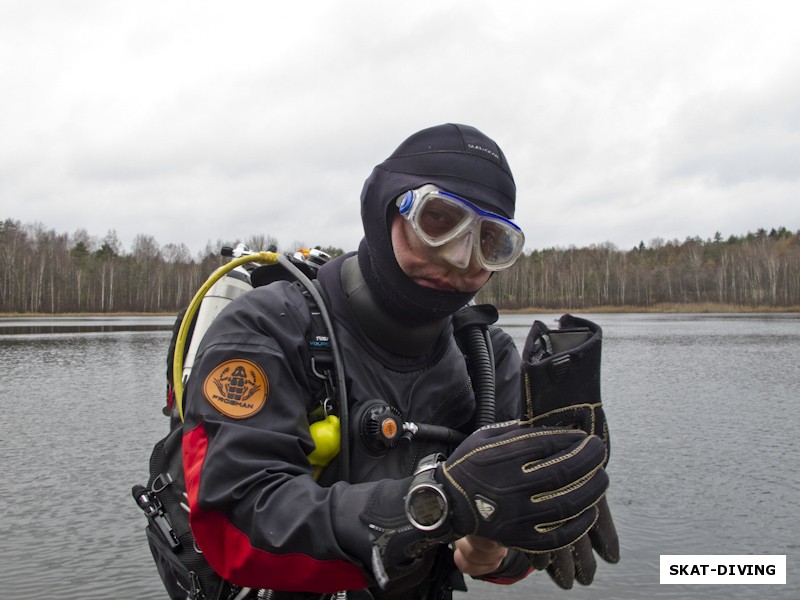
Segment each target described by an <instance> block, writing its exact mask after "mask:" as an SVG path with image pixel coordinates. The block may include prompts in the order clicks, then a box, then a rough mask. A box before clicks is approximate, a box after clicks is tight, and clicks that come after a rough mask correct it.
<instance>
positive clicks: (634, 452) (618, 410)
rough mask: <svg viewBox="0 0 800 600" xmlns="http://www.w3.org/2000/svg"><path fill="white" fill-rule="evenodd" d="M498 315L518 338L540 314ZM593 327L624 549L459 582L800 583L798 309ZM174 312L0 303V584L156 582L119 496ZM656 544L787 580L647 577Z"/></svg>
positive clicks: (129, 478)
mask: <svg viewBox="0 0 800 600" xmlns="http://www.w3.org/2000/svg"><path fill="white" fill-rule="evenodd" d="M557 316H558V315H555V314H543V315H504V316H503V317H502V319H501V324H502V325H503V326H504V327H505V328H506V329H507V330H508V331H509V332H510V333H511V334H512V335H513V336H514V338H515V339H516V340H517V342H518V344H520V345H521V344H522V343H523V341H524V338H525V335H526V334H527V331H528V329H529V327H530V324H531V322H532V321H533V319H534V318H538V319H540V320H543V321H545V322H546V323H548V324H552V322H553V319H555V318H556V317H557ZM581 316H585V317H588V318H590V319H593V320H595V321H596V322H598V323H599V324H600V325H601V326H602V327H603V329H604V334H605V335H604V337H605V340H604V351H603V400H604V404H605V409H606V414H607V416H608V420H609V424H610V429H611V437H612V455H611V462H610V465H609V474H610V477H611V488H610V490H609V494H608V496H609V503H610V505H611V509H612V512H613V514H614V518H615V521H616V524H617V528H618V530H619V534H620V540H621V553H622V560H621V562H620V563H619V564H617V565H613V566H612V565H606V564H604V563H601V564H600V565H599V567H598V572H597V575H596V577H595V582H594V583H593V584H592V585H591V586H589V587H586V588H584V587H581V586H578V585H577V584H576V587H575V588H573V589H572V590H570V591H563V590H560V589H559V588H557V587H556V586H555V585H554V584H553V583H551V582H550V580H549V578H548V577H547V576H546V575H544V574H541V573H534V574H532V575H531V576H530V577H528V579H526V580H525V581H523V582H521V583H519V584H517V585H514V586H511V587H506V586H493V585H489V584H484V583H477V582H476V583H470V592H469V593H468V594H466V595H464V594H461V595H457V598H467V599H470V600H471V599H478V598H488V599H490V600H491V599H508V598H556V599H558V598H580V599H585V598H592V599H594V598H608V599H625V600H628V599H630V600H633V599H639V598H665V599H683V598H702V599H712V598H741V599H745V598H786V599H789V598H793V599H797V598H800V568H798V559H800V467H798V465H800V441H798V430H800V415H798V408H800V393H799V392H800V385H799V384H800V367H799V366H798V357H800V315H643V314H634V315H581ZM171 326H172V318H169V317H167V318H142V319H139V318H125V319H115V318H109V319H104V318H101V319H71V320H68V319H48V320H46V321H31V320H20V319H13V320H9V319H0V365H2V379H0V381H2V390H3V392H4V393H3V396H2V400H0V402H2V410H0V465H1V466H2V473H3V476H2V478H0V514H1V515H2V516H0V597H2V598H10V599H20V600H24V599H34V598H36V599H40V598H47V597H55V598H75V599H81V600H90V599H105V598H111V597H115V598H121V599H122V598H154V599H155V598H162V597H164V593H163V588H162V586H161V583H160V580H159V579H158V576H157V574H156V571H155V568H154V565H153V563H152V559H151V558H150V555H149V551H148V549H147V546H146V543H145V541H144V537H143V531H142V529H143V526H144V521H145V519H144V516H143V515H142V513H141V511H140V510H139V509H138V508H137V507H136V506H135V504H134V502H133V499H132V498H131V494H130V488H131V485H133V484H134V483H145V482H146V475H147V461H148V458H149V453H150V449H151V447H152V444H153V443H154V442H155V441H156V440H157V439H158V438H159V437H161V436H162V435H163V434H164V433H166V429H167V419H166V418H165V417H163V416H162V414H161V405H162V398H163V394H164V375H165V368H166V367H165V360H164V356H165V351H166V346H167V343H168V341H169V337H170V329H171ZM661 554H785V555H786V556H787V585H783V586H752V585H726V586H720V585H697V586H674V585H659V556H660V555H661Z"/></svg>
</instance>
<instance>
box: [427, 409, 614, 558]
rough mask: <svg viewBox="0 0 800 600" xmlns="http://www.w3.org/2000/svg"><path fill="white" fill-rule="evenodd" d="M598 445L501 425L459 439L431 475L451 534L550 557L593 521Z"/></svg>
mask: <svg viewBox="0 0 800 600" xmlns="http://www.w3.org/2000/svg"><path fill="white" fill-rule="evenodd" d="M604 458H605V448H604V446H603V444H602V442H601V441H600V440H599V439H598V438H596V437H594V436H587V435H586V434H585V433H583V432H582V431H577V430H575V431H571V430H564V429H550V428H538V427H527V426H522V425H520V424H519V423H518V422H512V423H501V424H498V425H490V426H488V427H484V428H483V429H479V430H478V431H476V432H475V433H473V434H472V435H470V436H469V437H468V438H467V439H466V440H464V441H463V442H462V443H461V444H460V445H459V446H458V447H457V448H456V449H455V451H454V452H453V454H452V455H451V456H450V457H449V458H448V459H447V460H446V461H445V462H444V464H442V465H441V467H440V468H439V469H438V470H437V471H436V473H435V477H436V480H437V481H438V482H439V483H440V484H441V485H442V487H443V488H444V490H445V493H446V495H447V497H448V499H449V502H450V505H451V506H450V514H451V517H450V526H451V527H452V529H453V531H454V532H455V533H456V534H457V535H458V536H464V535H478V536H481V537H484V538H488V539H490V540H494V541H495V542H498V543H500V544H502V545H504V546H508V547H510V548H516V549H518V550H522V551H524V552H534V553H541V552H550V551H553V550H556V549H558V548H562V547H565V546H568V545H570V544H572V543H573V542H575V541H576V540H577V539H579V538H580V537H581V536H583V535H584V534H585V533H586V532H587V531H588V530H589V529H590V528H591V527H592V525H593V524H594V522H595V520H596V518H597V509H596V505H597V503H598V502H599V501H600V499H601V498H602V497H603V494H605V490H606V487H607V486H608V477H607V475H606V473H605V471H604V470H603V468H602V464H603V460H604Z"/></svg>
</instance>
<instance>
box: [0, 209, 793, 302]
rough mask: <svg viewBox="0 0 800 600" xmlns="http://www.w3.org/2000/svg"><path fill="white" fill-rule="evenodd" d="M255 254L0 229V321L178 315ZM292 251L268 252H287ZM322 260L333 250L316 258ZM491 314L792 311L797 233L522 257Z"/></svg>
mask: <svg viewBox="0 0 800 600" xmlns="http://www.w3.org/2000/svg"><path fill="white" fill-rule="evenodd" d="M237 242H242V243H244V244H245V245H246V246H248V247H250V248H252V249H257V250H260V249H265V248H267V247H269V246H270V245H271V244H274V243H275V242H276V240H275V239H274V238H272V237H271V236H267V235H255V236H251V237H250V238H249V239H247V240H230V241H219V242H217V243H216V244H211V243H210V242H209V243H208V244H207V246H206V249H205V251H204V252H201V253H199V254H198V255H197V256H194V257H193V256H191V254H190V252H189V250H188V248H187V247H186V246H185V245H184V244H174V243H166V244H163V245H161V244H159V243H158V242H157V241H156V240H155V239H154V238H153V237H152V236H148V235H139V236H137V237H136V238H135V240H134V242H133V244H132V247H131V248H130V250H129V251H125V250H123V249H122V246H121V244H120V243H119V240H118V239H117V236H116V233H115V232H113V231H110V232H108V234H107V235H106V236H105V237H103V238H95V237H92V236H91V235H89V234H88V232H86V231H85V230H78V231H76V232H75V233H73V234H66V233H58V232H56V231H54V230H51V229H46V228H45V227H44V226H42V225H41V224H23V223H20V222H19V221H15V220H12V219H6V220H5V221H2V222H0V256H1V257H2V262H1V263H0V313H3V314H20V313H25V314H30V313H34V314H64V313H171V312H177V311H178V310H180V309H181V308H183V307H185V306H186V305H187V304H188V303H189V301H190V300H191V298H192V296H193V295H194V293H195V291H196V290H197V289H198V288H199V287H200V286H201V285H202V284H203V282H204V281H205V280H206V279H207V278H208V276H209V275H210V274H211V273H212V272H213V271H214V270H215V269H216V268H218V267H219V266H221V265H223V264H224V263H225V262H227V260H228V259H226V258H224V257H223V256H221V255H220V252H219V251H220V248H221V247H222V246H223V245H228V246H234V245H235V244H236V243H237ZM298 249H299V248H285V249H284V248H279V251H281V252H288V253H294V252H295V251H296V250H298ZM322 249H323V250H324V251H326V252H328V253H329V254H331V255H334V256H335V255H338V254H341V253H342V252H343V250H342V249H340V248H333V247H328V248H322ZM476 301H478V302H491V303H493V304H495V305H496V306H497V307H498V308H499V309H501V310H531V311H537V310H554V309H557V310H592V309H602V310H609V311H612V310H680V307H681V306H685V307H693V308H696V307H698V306H702V307H706V308H705V309H704V310H713V309H714V307H717V308H723V307H724V309H725V310H741V311H753V310H787V311H790V310H791V311H797V310H800V230H799V231H790V230H788V229H786V228H785V227H778V228H773V229H771V230H769V231H767V230H765V229H758V230H757V231H755V232H748V233H747V234H743V235H739V236H737V235H731V236H730V237H728V238H726V239H723V237H722V235H721V234H719V233H715V234H714V235H713V237H710V238H708V239H705V240H703V239H701V238H699V237H694V238H687V239H685V240H683V241H678V240H671V241H666V240H663V239H654V240H650V241H649V242H648V243H647V244H645V243H644V242H641V243H640V244H639V245H638V246H637V247H635V248H631V249H627V250H625V249H619V248H617V247H616V246H615V245H614V244H612V243H610V242H609V243H605V244H599V245H590V246H586V247H581V248H578V247H569V248H546V249H542V250H530V251H526V253H525V254H524V255H523V256H522V257H521V258H520V259H519V260H518V261H517V263H516V264H515V265H514V266H513V267H512V268H510V269H508V270H506V271H501V272H498V273H495V275H494V276H493V277H492V278H491V279H490V280H489V283H488V284H487V285H486V286H485V287H484V288H483V289H482V290H481V292H480V293H479V294H478V296H477V297H476Z"/></svg>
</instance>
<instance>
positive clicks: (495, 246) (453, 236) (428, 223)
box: [397, 185, 525, 271]
mask: <svg viewBox="0 0 800 600" xmlns="http://www.w3.org/2000/svg"><path fill="white" fill-rule="evenodd" d="M397 206H398V207H399V209H400V214H401V215H402V216H403V217H404V218H405V219H406V220H407V221H408V222H409V223H410V224H411V226H412V228H413V229H414V232H415V233H416V234H417V236H419V238H420V239H421V240H422V241H423V242H425V243H426V244H427V245H429V246H431V247H434V248H440V251H439V255H440V256H442V257H443V258H445V259H446V260H447V261H448V262H450V263H451V264H453V265H455V266H457V267H459V268H462V269H463V268H466V267H467V265H469V262H470V259H471V257H472V254H473V253H474V255H475V257H476V260H477V262H478V264H479V265H480V266H481V268H483V269H485V270H487V271H500V270H502V269H507V268H508V267H510V266H511V265H513V264H514V262H516V260H517V259H518V258H519V256H520V254H522V249H523V246H524V244H525V234H523V233H522V229H520V228H519V226H518V225H517V224H516V223H514V222H513V221H511V220H509V219H506V218H505V217H501V216H500V215H497V214H494V213H491V212H487V211H485V210H482V209H480V208H478V207H477V206H476V205H475V204H473V203H472V202H469V201H468V200H464V199H463V198H461V197H459V196H456V195H455V194H451V193H450V192H445V191H444V190H440V189H438V188H437V187H436V186H433V185H424V186H422V187H420V188H417V189H415V190H409V191H407V192H406V193H404V194H403V195H401V196H399V197H398V198H397Z"/></svg>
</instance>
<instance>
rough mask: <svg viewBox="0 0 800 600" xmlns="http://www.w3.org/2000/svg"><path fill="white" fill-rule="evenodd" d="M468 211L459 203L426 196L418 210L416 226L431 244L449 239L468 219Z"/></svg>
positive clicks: (441, 197)
mask: <svg viewBox="0 0 800 600" xmlns="http://www.w3.org/2000/svg"><path fill="white" fill-rule="evenodd" d="M470 217H471V215H470V212H469V209H468V208H466V207H465V206H464V205H463V204H461V203H460V202H456V201H454V200H451V199H450V198H446V197H443V196H440V195H438V194H427V195H426V196H425V197H424V199H423V205H422V206H421V208H420V210H419V216H418V225H419V228H420V229H421V230H422V232H423V233H424V234H425V235H426V236H428V237H429V238H430V240H431V241H432V242H442V241H446V240H447V239H450V238H451V237H452V236H453V235H454V234H455V233H456V232H457V231H458V230H459V229H460V228H461V226H462V225H463V224H464V223H465V222H466V221H468V220H469V219H470Z"/></svg>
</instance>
